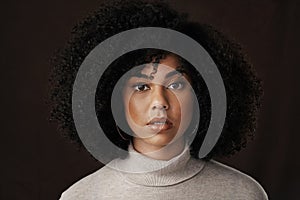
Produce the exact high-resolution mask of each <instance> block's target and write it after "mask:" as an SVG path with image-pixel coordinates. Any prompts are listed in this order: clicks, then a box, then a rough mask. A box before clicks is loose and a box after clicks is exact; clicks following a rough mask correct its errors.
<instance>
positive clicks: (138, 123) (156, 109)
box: [123, 55, 193, 147]
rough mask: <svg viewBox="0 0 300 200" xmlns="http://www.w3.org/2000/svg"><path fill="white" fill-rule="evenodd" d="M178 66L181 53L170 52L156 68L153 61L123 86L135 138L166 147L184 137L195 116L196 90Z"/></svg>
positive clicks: (129, 121)
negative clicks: (193, 115)
mask: <svg viewBox="0 0 300 200" xmlns="http://www.w3.org/2000/svg"><path fill="white" fill-rule="evenodd" d="M177 68H179V63H178V60H177V57H176V56H174V55H168V56H166V57H165V58H164V59H162V60H161V61H160V63H159V64H158V67H157V71H156V72H155V70H154V66H153V64H151V63H150V64H147V65H146V66H145V67H144V68H143V69H142V71H141V73H140V74H139V75H137V76H131V77H130V78H129V79H128V80H127V82H126V84H125V87H124V90H123V97H124V107H125V116H126V120H127V122H128V125H129V127H130V128H131V129H132V131H133V133H134V140H138V141H141V142H143V143H146V144H148V145H152V146H156V147H163V146H166V145H168V144H169V143H171V142H174V141H176V140H178V139H179V138H180V139H183V137H182V136H183V133H184V132H185V130H186V129H187V128H188V127H189V125H190V122H191V119H192V112H193V93H192V91H193V90H192V87H191V85H190V83H189V77H188V76H187V74H186V73H180V72H178V71H177V70H176V69H177ZM150 76H152V78H151V79H150V78H149V77H150Z"/></svg>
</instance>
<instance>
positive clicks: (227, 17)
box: [0, 0, 300, 200]
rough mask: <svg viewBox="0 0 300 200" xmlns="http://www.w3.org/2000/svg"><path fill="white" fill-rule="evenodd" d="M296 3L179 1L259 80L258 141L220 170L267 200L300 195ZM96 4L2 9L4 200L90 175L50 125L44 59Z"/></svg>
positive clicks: (16, 4) (56, 190) (9, 4)
mask: <svg viewBox="0 0 300 200" xmlns="http://www.w3.org/2000/svg"><path fill="white" fill-rule="evenodd" d="M298 2H299V1H297V0H290V1H283V0H282V1H280V0H252V1H251V0H243V1H241V0H227V1H210V2H208V1H204V0H201V1H196V0H195V1H189V0H176V1H174V0H173V1H172V2H171V4H172V5H173V6H174V7H175V8H177V9H179V10H181V11H186V12H189V13H190V15H191V18H192V19H193V20H196V21H200V22H207V23H210V24H212V25H214V26H215V27H217V28H219V29H221V30H222V31H223V32H224V33H225V34H226V35H228V36H229V37H231V38H232V39H235V40H236V41H239V42H240V43H241V44H242V45H243V46H244V49H245V52H246V53H247V54H248V57H249V58H250V59H251V61H252V62H253V64H254V65H255V67H256V69H257V71H258V74H259V76H260V77H261V78H262V79H263V80H264V89H265V98H264V99H265V100H264V105H263V109H262V112H261V115H260V122H259V127H258V131H257V137H256V139H255V140H254V141H253V142H251V143H250V144H249V145H248V148H247V149H245V150H243V151H242V152H241V153H239V154H238V155H236V156H234V157H232V158H230V159H227V160H224V162H226V163H228V164H230V165H231V166H234V167H236V168H238V169H240V170H241V171H243V172H246V173H248V174H250V175H251V176H252V177H254V178H255V179H256V180H258V181H259V182H260V183H261V185H262V186H263V187H264V188H265V190H266V191H267V193H268V195H269V197H270V199H274V200H277V199H297V197H298V195H297V192H298V190H299V188H300V172H299V169H300V163H299V146H300V145H299V141H300V133H299V131H298V125H299V123H300V120H299V119H300V117H299V115H300V112H299V111H300V109H299V107H300V106H299V105H300V104H299V101H300V96H299V89H300V88H299V85H300V84H299V82H300V81H299V79H298V76H299V71H300V70H299V64H300V62H299V57H300V55H299V52H300V51H299V50H300V48H299V35H300V31H299V25H300V23H299V22H298V20H299V19H300V16H299V15H300V14H299V13H300V12H299V9H300V5H299V3H298ZM99 4H100V1H96V0H90V1H83V0H80V1H71V0H65V1H58V0H52V1H38V0H27V1H16V0H11V1H6V3H1V6H0V7H1V8H0V15H1V18H0V22H1V23H0V25H1V32H0V36H1V37H0V45H1V49H0V56H1V73H0V77H1V79H0V80H1V84H0V89H1V90H0V91H1V104H0V106H1V111H0V113H1V115H0V116H1V128H2V130H1V149H0V152H1V154H0V160H1V165H0V166H1V168H0V173H1V174H0V178H1V183H0V199H3V200H7V199H25V200H26V199H30V200H35V199H43V200H44V199H58V198H59V196H60V194H61V193H62V191H63V190H65V189H66V188H67V187H68V186H69V185H71V184H72V183H73V182H75V181H76V180H78V179H80V178H81V177H83V176H85V175H87V174H89V173H91V172H93V171H94V170H96V169H97V168H98V167H99V166H100V164H98V163H97V162H96V161H95V160H94V159H93V158H92V157H90V156H89V155H88V153H86V152H85V151H84V150H82V151H79V152H78V151H77V150H76V148H75V146H73V145H71V144H69V143H68V142H67V141H65V140H64V139H63V138H62V137H61V136H60V134H59V133H58V131H57V130H56V128H55V126H54V125H51V124H50V125H49V124H48V123H47V120H46V118H47V114H48V111H49V109H48V108H47V107H46V106H45V105H44V103H43V102H44V97H45V95H46V94H47V79H48V75H49V70H50V68H51V66H50V65H49V64H48V63H47V61H48V58H49V57H50V56H51V55H52V54H53V52H54V51H55V49H57V48H61V47H63V46H64V45H65V43H66V41H67V40H68V38H69V37H70V31H71V28H72V27H73V25H74V24H75V23H76V22H77V21H78V20H80V19H82V18H83V17H84V16H86V15H87V14H88V13H90V12H91V11H93V10H94V9H95V8H96V7H97V6H98V5H99Z"/></svg>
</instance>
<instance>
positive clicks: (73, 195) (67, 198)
mask: <svg viewBox="0 0 300 200" xmlns="http://www.w3.org/2000/svg"><path fill="white" fill-rule="evenodd" d="M115 179H118V176H117V175H116V173H115V171H114V170H112V169H110V168H109V167H107V166H104V167H102V168H101V169H99V170H97V171H96V172H94V173H92V174H90V175H88V176H86V177H84V178H82V179H80V180H79V181H77V182H76V183H74V184H73V185H71V186H70V187H69V188H68V189H67V190H65V191H64V192H63V193H62V195H61V197H60V200H71V199H81V200H84V199H90V198H88V197H91V194H92V196H93V197H95V198H96V197H99V195H101V194H102V193H103V192H105V191H104V190H105V189H106V187H104V186H107V185H110V183H112V182H114V180H115Z"/></svg>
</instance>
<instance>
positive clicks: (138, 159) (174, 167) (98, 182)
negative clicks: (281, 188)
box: [61, 145, 268, 200]
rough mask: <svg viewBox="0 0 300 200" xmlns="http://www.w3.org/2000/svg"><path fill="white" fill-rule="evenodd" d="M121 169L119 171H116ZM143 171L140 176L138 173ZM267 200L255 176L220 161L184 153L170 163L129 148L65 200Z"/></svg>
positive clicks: (74, 188) (68, 192) (63, 199)
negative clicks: (124, 154) (123, 157)
mask: <svg viewBox="0 0 300 200" xmlns="http://www.w3.org/2000/svg"><path fill="white" fill-rule="evenodd" d="M116 169H119V170H116ZM136 172H139V173H136ZM74 199H76V200H77V199H78V200H83V199H84V200H94V199H109V200H120V199H124V200H125V199H130V200H140V199H141V200H148V199H149V200H156V199H157V200H173V199H182V200H186V199H187V200H189V199H191V200H197V199H203V200H209V199H228V200H236V199H239V200H265V199H268V198H267V195H266V193H265V192H264V190H263V188H262V187H261V186H260V185H259V184H258V183H257V182H256V181H255V180H254V179H252V178H251V177H249V176H247V175H245V174H243V173H241V172H239V171H237V170H235V169H232V168H230V167H228V166H225V165H223V164H221V163H218V162H216V161H208V162H205V161H203V160H198V159H194V158H191V156H190V153H189V148H188V146H187V145H186V147H185V149H184V150H183V152H182V153H181V154H180V155H178V156H176V157H174V158H172V159H171V160H168V161H162V160H154V159H151V158H149V157H146V156H143V155H142V154H139V153H138V152H136V151H135V150H134V149H133V147H132V146H130V147H129V156H128V157H127V158H126V159H124V160H122V159H116V160H113V161H112V162H110V163H109V164H108V165H106V166H104V167H103V168H101V169H99V170H98V171H96V172H95V173H93V174H91V175H89V176H87V177H85V178H83V179H81V180H80V181H78V182H77V183H75V184H74V185H72V186H71V187H70V188H69V189H68V190H66V191H65V192H64V193H63V194H62V196H61V200H74Z"/></svg>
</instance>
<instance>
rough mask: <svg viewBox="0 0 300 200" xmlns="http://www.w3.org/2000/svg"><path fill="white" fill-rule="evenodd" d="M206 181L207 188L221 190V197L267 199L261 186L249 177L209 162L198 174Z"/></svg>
mask: <svg viewBox="0 0 300 200" xmlns="http://www.w3.org/2000/svg"><path fill="white" fill-rule="evenodd" d="M199 175H200V177H201V176H202V178H203V177H205V179H206V180H208V182H207V183H209V184H208V185H209V187H212V188H214V189H216V188H218V189H219V190H221V191H222V192H221V193H222V195H223V196H224V197H225V196H226V195H228V196H230V197H235V198H232V199H258V200H266V199H268V197H267V194H266V192H265V191H264V189H263V188H262V186H261V185H260V184H259V183H258V182H257V181H256V180H254V179H253V178H252V177H250V176H249V175H247V174H245V173H242V172H240V171H239V170H237V169H234V168H232V167H229V166H227V165H224V164H222V163H220V162H217V161H214V160H211V161H208V162H206V164H205V167H204V169H203V170H202V172H201V173H200V174H199Z"/></svg>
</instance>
